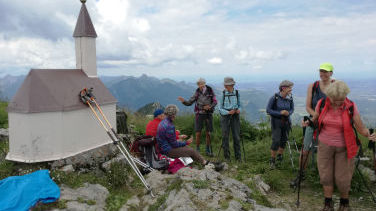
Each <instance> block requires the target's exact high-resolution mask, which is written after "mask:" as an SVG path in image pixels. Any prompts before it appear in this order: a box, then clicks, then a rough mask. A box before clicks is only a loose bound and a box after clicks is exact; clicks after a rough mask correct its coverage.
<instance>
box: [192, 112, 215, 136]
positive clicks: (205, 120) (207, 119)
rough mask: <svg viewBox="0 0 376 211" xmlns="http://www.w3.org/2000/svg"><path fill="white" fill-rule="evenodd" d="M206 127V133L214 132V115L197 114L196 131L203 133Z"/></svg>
mask: <svg viewBox="0 0 376 211" xmlns="http://www.w3.org/2000/svg"><path fill="white" fill-rule="evenodd" d="M204 124H205V125H206V126H205V127H206V131H207V132H212V131H213V114H196V115H195V131H196V132H201V130H202V128H203V127H204Z"/></svg>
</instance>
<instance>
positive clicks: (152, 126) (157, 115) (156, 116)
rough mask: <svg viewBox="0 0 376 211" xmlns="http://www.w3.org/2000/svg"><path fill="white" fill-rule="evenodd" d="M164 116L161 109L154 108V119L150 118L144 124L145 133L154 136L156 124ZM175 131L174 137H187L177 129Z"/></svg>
mask: <svg viewBox="0 0 376 211" xmlns="http://www.w3.org/2000/svg"><path fill="white" fill-rule="evenodd" d="M164 118H165V115H164V113H163V109H156V110H155V111H154V119H153V120H151V121H150V122H149V123H148V124H147V125H146V130H145V135H147V136H153V137H156V136H157V129H158V125H159V123H160V122H161V121H162V120H163V119H164ZM175 133H176V139H179V140H183V139H185V138H187V135H184V134H180V131H179V130H176V131H175Z"/></svg>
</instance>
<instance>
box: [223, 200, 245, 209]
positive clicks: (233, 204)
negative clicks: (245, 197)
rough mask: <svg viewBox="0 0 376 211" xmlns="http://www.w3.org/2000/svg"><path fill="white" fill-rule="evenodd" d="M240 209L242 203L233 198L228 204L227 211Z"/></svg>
mask: <svg viewBox="0 0 376 211" xmlns="http://www.w3.org/2000/svg"><path fill="white" fill-rule="evenodd" d="M240 210H242V205H241V204H240V203H239V202H238V201H235V200H231V201H230V203H229V205H228V208H227V209H226V211H240Z"/></svg>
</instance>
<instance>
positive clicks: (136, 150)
mask: <svg viewBox="0 0 376 211" xmlns="http://www.w3.org/2000/svg"><path fill="white" fill-rule="evenodd" d="M157 147H158V146H157V141H156V140H155V138H154V137H153V136H139V137H137V138H136V139H135V140H134V142H133V144H132V146H131V152H132V153H133V154H135V155H136V156H137V157H139V158H140V159H141V161H142V162H144V163H146V164H148V165H149V166H150V167H152V168H154V169H157V170H165V169H167V168H168V166H169V162H168V160H165V159H159V157H158V154H157V152H156V149H157Z"/></svg>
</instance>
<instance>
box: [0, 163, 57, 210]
mask: <svg viewBox="0 0 376 211" xmlns="http://www.w3.org/2000/svg"><path fill="white" fill-rule="evenodd" d="M59 197H60V189H59V186H57V185H56V183H55V182H54V181H53V180H52V179H51V177H50V174H49V172H48V170H39V171H35V172H33V173H31V174H26V175H23V176H12V177H8V178H5V179H3V180H0V210H1V211H5V210H6V211H10V210H29V209H30V208H31V207H33V206H34V205H35V204H36V203H37V202H39V201H41V202H43V203H50V202H54V201H56V200H57V199H59Z"/></svg>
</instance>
